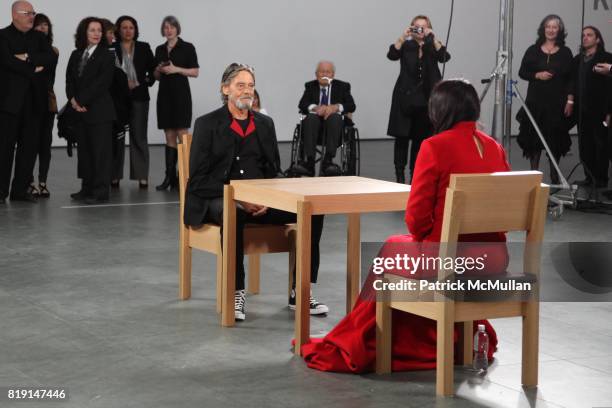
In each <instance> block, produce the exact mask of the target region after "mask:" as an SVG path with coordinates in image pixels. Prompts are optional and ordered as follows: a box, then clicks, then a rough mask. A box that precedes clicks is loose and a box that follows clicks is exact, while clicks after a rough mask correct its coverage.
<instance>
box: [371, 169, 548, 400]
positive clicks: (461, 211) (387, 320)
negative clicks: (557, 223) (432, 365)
mask: <svg viewBox="0 0 612 408" xmlns="http://www.w3.org/2000/svg"><path fill="white" fill-rule="evenodd" d="M541 182H542V173H540V172H536V171H525V172H508V173H493V174H470V175H468V174H465V175H453V176H451V179H450V184H449V187H448V189H447V191H446V201H445V206H444V219H443V227H442V236H441V241H442V243H448V244H442V245H440V253H439V256H440V257H448V256H451V257H453V256H454V255H455V251H456V245H455V244H456V242H457V239H458V236H459V234H471V233H482V232H498V231H525V232H526V240H525V251H524V257H523V273H524V274H525V275H529V276H535V279H537V277H538V276H539V268H540V253H539V246H538V245H537V244H539V243H540V242H541V241H542V238H543V234H544V223H545V221H546V205H547V200H548V190H549V188H548V186H547V185H544V184H541ZM448 273H449V271H445V270H442V269H441V270H439V271H438V280H443V281H444V280H445V279H446V278H445V277H446V276H448ZM451 273H452V272H451ZM385 276H386V277H388V278H390V279H396V278H397V275H395V277H394V276H393V275H385ZM494 278H495V277H492V279H494ZM535 286H536V287H537V283H536V285H535ZM536 290H537V289H536ZM434 296H435V301H406V299H405V298H404V299H402V300H401V301H394V300H393V296H392V294H390V293H388V292H387V293H385V294H384V295H382V296H381V297H380V298H379V301H378V302H377V304H376V372H377V373H379V374H383V373H389V372H391V362H392V335H391V333H392V326H391V323H392V321H391V311H392V309H397V310H401V311H403V312H406V313H412V314H415V315H419V316H423V317H426V318H429V319H433V320H436V323H437V355H436V394H437V395H443V396H448V395H452V394H453V393H454V384H453V368H454V367H453V366H454V348H453V333H454V325H455V322H462V326H463V336H462V342H463V363H464V364H466V365H469V364H471V363H472V357H473V355H472V348H473V344H472V343H473V336H474V333H473V321H474V320H480V319H489V318H501V317H518V316H521V317H522V319H523V341H522V347H523V350H522V354H523V356H522V383H523V385H524V386H527V387H535V386H537V384H538V336H539V301H538V297H537V294H536V296H533V297H531V298H530V299H529V300H527V301H525V300H520V299H519V300H516V301H513V300H511V301H491V302H473V301H471V302H470V301H458V300H457V301H456V300H451V299H448V298H445V297H443V295H442V294H438V293H436V294H435V295H434ZM432 298H433V297H432ZM411 300H412V299H411Z"/></svg>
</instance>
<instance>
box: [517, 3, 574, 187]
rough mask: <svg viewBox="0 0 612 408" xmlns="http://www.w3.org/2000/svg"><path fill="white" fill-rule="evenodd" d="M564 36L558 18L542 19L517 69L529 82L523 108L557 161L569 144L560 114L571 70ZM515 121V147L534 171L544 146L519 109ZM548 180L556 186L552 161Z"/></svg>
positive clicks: (548, 17) (559, 18) (566, 93)
mask: <svg viewBox="0 0 612 408" xmlns="http://www.w3.org/2000/svg"><path fill="white" fill-rule="evenodd" d="M566 36H567V33H566V32H565V25H564V24H563V20H561V17H559V16H557V15H553V14H551V15H549V16H546V17H545V18H544V20H542V23H540V27H539V28H538V39H537V41H536V43H535V44H534V45H532V46H531V47H529V48H528V49H527V51H525V55H524V56H523V61H522V62H521V68H520V70H519V76H520V77H521V78H522V79H524V80H525V81H529V88H528V89H527V99H526V104H527V107H528V108H529V110H530V111H531V113H532V115H533V117H534V119H535V121H536V123H537V125H538V127H539V128H540V130H541V131H542V134H543V136H544V138H545V139H546V143H547V144H548V146H549V147H550V150H551V151H552V154H553V156H554V158H555V160H556V161H557V162H558V161H559V159H560V158H561V156H565V155H566V154H567V152H569V150H570V146H571V144H572V142H571V140H570V136H569V129H570V124H569V120H568V119H567V118H566V117H565V115H564V109H565V102H566V101H567V95H568V89H569V88H568V87H569V82H570V76H571V67H572V52H571V50H570V49H569V48H567V47H566V46H565V37H566ZM517 120H518V121H519V123H520V129H519V135H518V140H517V141H518V144H519V146H520V147H521V149H523V156H525V157H526V158H528V159H529V161H530V162H531V169H532V170H537V169H538V168H539V166H540V156H541V154H542V149H543V148H544V146H543V145H542V142H541V141H540V138H539V137H538V134H537V133H536V130H535V129H534V127H533V125H532V124H531V122H530V121H529V118H528V117H527V114H526V113H525V111H524V110H523V109H521V110H519V112H518V114H517ZM549 159H550V158H549ZM550 177H551V180H552V182H553V184H558V183H559V176H558V174H557V172H556V170H555V169H554V167H553V165H552V162H551V163H550Z"/></svg>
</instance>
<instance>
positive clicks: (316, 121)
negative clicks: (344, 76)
mask: <svg viewBox="0 0 612 408" xmlns="http://www.w3.org/2000/svg"><path fill="white" fill-rule="evenodd" d="M315 75H316V77H317V79H315V80H313V81H310V82H306V84H305V85H304V88H305V89H304V94H303V95H302V99H300V103H299V105H298V107H299V109H300V113H302V114H303V115H306V117H305V118H304V120H303V121H302V126H303V128H302V138H303V143H304V159H305V161H302V162H301V163H298V165H297V166H295V167H294V171H295V172H296V173H298V174H302V175H307V176H314V163H315V149H316V145H317V139H318V138H319V135H320V133H321V132H325V135H326V140H325V156H324V157H323V166H322V169H323V172H322V174H320V175H321V176H337V175H339V174H340V168H339V167H338V166H337V165H336V164H334V162H333V158H334V157H335V155H336V149H337V148H338V146H339V145H340V142H341V140H342V128H343V125H344V123H343V119H342V115H343V114H347V113H352V112H355V101H354V100H353V96H352V95H351V85H350V84H349V83H348V82H343V81H340V80H338V79H334V77H335V75H336V67H335V66H334V63H333V62H331V61H321V62H319V63H318V64H317V70H316V72H315Z"/></svg>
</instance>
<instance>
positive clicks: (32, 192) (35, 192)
mask: <svg viewBox="0 0 612 408" xmlns="http://www.w3.org/2000/svg"><path fill="white" fill-rule="evenodd" d="M27 192H28V194H30V195H31V196H33V197H38V196H40V191H38V189H37V188H36V185H35V184H34V183H32V184H30V187H28V190H27Z"/></svg>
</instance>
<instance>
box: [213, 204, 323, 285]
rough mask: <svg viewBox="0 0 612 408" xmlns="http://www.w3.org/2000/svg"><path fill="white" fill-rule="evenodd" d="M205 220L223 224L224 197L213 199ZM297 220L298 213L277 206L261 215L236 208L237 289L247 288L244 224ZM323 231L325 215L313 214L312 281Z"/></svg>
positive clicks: (316, 270) (273, 223)
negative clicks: (256, 215) (254, 214)
mask: <svg viewBox="0 0 612 408" xmlns="http://www.w3.org/2000/svg"><path fill="white" fill-rule="evenodd" d="M204 222H212V223H214V224H217V225H223V198H221V197H220V198H216V199H214V200H211V203H210V206H209V208H208V213H207V214H206V218H205V219H204ZM294 222H296V214H293V213H290V212H286V211H281V210H277V209H275V208H268V211H267V212H266V213H265V214H264V215H262V216H259V217H253V216H252V215H250V214H248V213H246V212H245V211H243V210H241V209H237V210H236V290H242V289H244V288H245V285H244V277H245V273H244V234H243V231H244V226H245V224H272V225H283V224H291V223H294ZM322 233H323V216H322V215H313V216H312V235H311V241H310V242H311V247H310V251H311V252H310V254H311V260H310V266H311V270H310V282H312V283H316V282H317V275H318V273H319V262H320V257H321V256H320V252H319V242H320V241H321V234H322ZM293 274H294V276H293V277H294V279H293V282H294V284H295V268H293Z"/></svg>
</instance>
